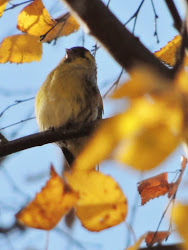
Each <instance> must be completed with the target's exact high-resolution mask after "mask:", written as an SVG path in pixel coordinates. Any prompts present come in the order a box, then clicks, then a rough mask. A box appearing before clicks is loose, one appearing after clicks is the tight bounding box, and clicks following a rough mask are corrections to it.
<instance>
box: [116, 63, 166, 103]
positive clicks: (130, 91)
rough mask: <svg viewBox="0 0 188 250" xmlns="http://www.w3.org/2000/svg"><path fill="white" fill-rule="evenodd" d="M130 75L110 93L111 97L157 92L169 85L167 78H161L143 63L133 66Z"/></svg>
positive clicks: (130, 96)
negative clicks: (128, 78)
mask: <svg viewBox="0 0 188 250" xmlns="http://www.w3.org/2000/svg"><path fill="white" fill-rule="evenodd" d="M130 77H131V79H130V80H129V81H127V82H125V83H124V84H123V85H121V86H120V87H119V88H118V89H117V90H116V91H115V92H114V93H113V94H112V98H122V97H129V98H138V97H141V96H143V95H145V94H147V93H152V94H155V93H156V94H158V93H159V92H162V91H164V90H167V88H170V87H171V86H170V84H169V83H168V80H167V79H165V78H162V76H160V75H159V74H158V73H157V72H156V71H154V70H153V68H150V67H147V68H146V66H143V65H140V66H137V67H134V69H133V70H132V72H131V73H130Z"/></svg>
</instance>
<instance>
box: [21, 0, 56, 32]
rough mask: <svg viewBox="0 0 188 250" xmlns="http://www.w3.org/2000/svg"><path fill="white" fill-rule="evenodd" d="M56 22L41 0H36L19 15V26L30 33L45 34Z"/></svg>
mask: <svg viewBox="0 0 188 250" xmlns="http://www.w3.org/2000/svg"><path fill="white" fill-rule="evenodd" d="M55 23H56V22H55V21H53V20H52V19H51V17H50V15H49V13H48V11H47V10H46V9H45V7H44V5H43V3H42V1H41V0H34V1H33V2H32V3H30V4H29V5H27V6H26V7H25V8H24V9H23V10H22V11H21V12H20V14H19V15H18V25H17V28H18V29H19V30H21V31H23V32H26V33H28V34H30V35H34V36H41V35H44V34H45V33H46V32H47V31H48V30H49V29H50V28H52V27H53V26H54V24H55Z"/></svg>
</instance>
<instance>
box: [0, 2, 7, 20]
mask: <svg viewBox="0 0 188 250" xmlns="http://www.w3.org/2000/svg"><path fill="white" fill-rule="evenodd" d="M8 1H9V0H1V1H0V17H1V16H2V15H3V12H4V10H5V8H6V5H7V3H8Z"/></svg>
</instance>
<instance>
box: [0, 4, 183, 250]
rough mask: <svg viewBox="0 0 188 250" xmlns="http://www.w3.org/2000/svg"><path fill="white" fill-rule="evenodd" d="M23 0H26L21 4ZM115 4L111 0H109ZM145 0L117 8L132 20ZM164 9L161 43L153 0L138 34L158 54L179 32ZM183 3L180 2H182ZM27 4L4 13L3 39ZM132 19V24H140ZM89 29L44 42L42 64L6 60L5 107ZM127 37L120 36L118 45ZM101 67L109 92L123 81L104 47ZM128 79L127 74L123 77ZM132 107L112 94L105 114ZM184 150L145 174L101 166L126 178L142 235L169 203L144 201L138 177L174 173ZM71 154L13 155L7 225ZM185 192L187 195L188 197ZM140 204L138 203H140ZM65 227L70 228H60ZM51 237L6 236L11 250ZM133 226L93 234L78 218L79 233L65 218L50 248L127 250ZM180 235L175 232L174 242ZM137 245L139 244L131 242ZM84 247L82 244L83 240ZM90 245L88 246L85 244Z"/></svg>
mask: <svg viewBox="0 0 188 250" xmlns="http://www.w3.org/2000/svg"><path fill="white" fill-rule="evenodd" d="M16 2H21V1H15V3H16ZM106 2H107V1H106ZM140 2H141V1H139V0H127V1H123V0H116V1H115V0H111V3H110V9H111V10H112V11H113V12H114V14H115V15H117V17H118V18H119V19H120V20H121V21H122V22H123V23H125V22H126V21H127V20H128V19H129V17H130V16H131V15H132V14H133V13H134V12H135V10H136V9H137V7H138V5H139V4H140ZM154 4H155V6H156V11H157V14H158V15H159V18H158V21H157V25H158V35H159V40H160V43H159V44H157V43H156V37H154V36H153V33H154V14H153V11H152V7H151V1H145V3H144V5H143V9H142V10H141V12H140V14H139V16H138V20H137V25H136V30H135V35H136V36H138V37H139V38H140V40H141V41H142V42H143V43H144V44H145V46H147V48H149V49H150V50H151V51H152V52H154V51H156V50H159V49H160V48H161V47H162V46H164V45H165V44H166V43H167V42H168V41H170V40H171V39H172V38H173V37H174V36H175V35H176V34H177V32H176V30H175V29H174V28H173V27H172V24H173V22H172V19H171V17H170V15H169V13H168V11H167V8H166V5H165V3H164V2H163V1H155V0H154ZM44 5H45V6H46V8H47V9H48V11H49V12H50V14H51V15H52V17H54V18H55V17H57V16H59V15H60V14H62V13H64V12H65V11H66V9H65V7H64V6H63V5H62V4H61V3H59V2H58V1H57V0H56V1H53V2H52V1H48V0H44ZM178 6H179V5H178ZM22 8H23V7H19V8H16V9H14V10H12V11H8V12H6V13H4V15H3V17H2V18H1V20H0V29H1V34H0V40H1V41H2V39H3V38H4V37H6V36H9V35H13V34H18V33H19V31H18V30H16V17H17V14H18V13H19V12H20V11H21V9H22ZM132 24H133V22H131V23H130V24H129V25H128V28H129V29H130V30H131V29H132ZM82 34H83V30H82V29H80V30H79V31H78V32H77V33H75V34H73V35H70V36H69V37H65V38H61V39H59V40H58V41H57V44H56V45H55V46H53V45H51V44H44V45H43V56H42V60H41V61H40V62H38V63H37V62H33V63H30V64H23V65H15V64H9V63H7V64H1V65H0V70H1V81H0V112H1V111H3V110H4V108H6V107H7V106H8V105H11V104H13V103H14V101H15V100H23V99H27V98H30V97H34V96H35V95H36V93H37V90H38V89H39V87H40V85H41V84H42V82H43V81H44V80H45V77H46V76H47V74H48V73H49V72H50V71H51V70H52V69H53V68H54V67H55V66H56V65H57V64H58V62H59V61H60V60H61V58H62V57H63V56H64V54H65V48H70V47H73V46H80V45H82ZM120 42H121V41H117V46H118V43H120ZM94 44H95V40H94V39H93V38H91V37H89V36H87V35H86V37H85V47H86V48H87V49H92V46H93V45H94ZM96 61H97V65H98V85H99V88H100V90H101V93H102V94H104V93H105V91H106V90H107V89H108V88H109V87H110V86H111V85H112V84H113V82H114V81H115V80H116V79H117V77H118V75H119V73H120V71H121V67H120V66H119V65H118V64H117V63H116V62H115V61H114V59H113V58H111V56H110V55H108V53H107V52H106V51H105V49H103V48H101V49H100V50H99V51H98V52H97V55H96ZM124 78H126V74H125V75H124V76H123V77H122V81H123V79H124ZM123 108H124V102H122V101H112V100H110V98H106V99H105V100H104V111H105V114H104V117H110V116H112V115H113V114H116V113H117V112H120V111H121V110H123ZM34 115H35V114H34V100H32V101H28V102H24V103H23V104H19V105H17V106H15V107H13V108H11V109H9V110H8V111H7V112H5V114H4V115H3V116H2V117H1V119H0V127H1V128H2V127H4V126H7V125H10V124H13V123H15V122H18V121H20V120H23V119H26V118H29V117H33V116H34ZM37 131H38V128H37V124H36V121H35V119H33V120H31V121H28V122H25V123H21V124H19V125H17V126H13V127H11V128H8V129H5V130H3V131H2V132H3V133H4V135H5V136H6V137H7V139H9V140H10V139H13V138H18V137H21V136H24V135H28V134H31V133H35V132H37ZM181 152H182V149H181V148H179V149H177V151H176V152H175V153H174V154H173V155H172V156H170V157H169V159H168V160H167V161H165V162H164V163H163V164H162V165H161V166H159V167H158V168H156V169H154V170H153V171H149V172H147V173H143V174H142V176H141V173H139V172H137V171H135V170H133V169H131V168H130V167H128V166H124V165H122V164H118V163H116V162H114V161H105V162H104V163H102V164H101V171H102V172H104V173H107V174H110V175H112V176H113V177H114V179H115V180H116V181H117V182H118V183H119V185H120V186H121V188H122V190H123V191H124V193H125V195H126V196H127V199H128V205H129V208H128V219H127V220H128V222H129V220H130V218H132V216H133V217H134V225H133V229H134V231H135V233H136V236H137V237H139V236H140V235H142V234H143V233H145V232H146V231H149V230H150V231H151V230H155V229H156V227H157V225H158V222H159V220H160V218H161V215H162V212H163V211H164V209H165V207H166V205H167V202H168V201H167V198H166V197H165V198H158V199H155V200H153V201H150V202H149V203H148V204H146V205H145V206H144V207H141V206H140V198H139V197H138V194H137V190H136V188H137V182H138V181H140V180H141V178H142V179H144V178H147V177H149V176H153V175H155V174H159V173H161V172H163V171H173V170H176V169H178V168H179V167H180V154H181ZM62 161H63V157H62V154H61V151H60V150H59V149H58V148H57V147H56V146H55V145H45V146H42V147H36V148H32V149H29V150H25V151H23V152H19V153H17V154H13V155H11V156H9V157H8V158H7V159H6V160H5V161H4V162H3V163H2V164H1V168H0V208H1V209H0V225H1V226H8V225H11V223H12V222H13V220H14V214H15V213H16V212H18V211H19V209H20V208H21V207H22V206H23V205H24V204H25V203H26V202H27V201H28V200H30V199H32V198H33V197H34V196H35V193H36V192H39V191H40V189H41V187H42V186H44V185H45V182H46V180H47V179H48V178H49V168H50V164H51V163H53V164H54V166H55V168H56V170H57V172H59V173H61V170H62ZM180 194H181V189H180V192H179V196H178V197H179V198H181V199H184V198H185V197H184V196H183V195H180ZM135 201H136V203H135ZM134 208H136V214H135V215H132V213H131V212H132V211H133V209H134ZM167 228H168V224H167V223H166V220H165V219H164V223H163V225H162V229H167ZM60 229H61V230H62V231H60ZM46 238H47V234H46V232H44V231H42V230H35V229H29V230H28V231H27V232H26V233H24V234H17V233H12V234H11V235H10V236H7V237H5V236H2V235H0V248H1V249H4V250H11V249H19V250H26V249H30V250H31V249H37V250H39V249H45V244H46V243H45V242H46ZM127 238H128V230H127V227H126V225H125V223H122V224H120V225H118V226H116V227H114V228H111V229H107V230H104V231H103V232H100V233H92V232H89V231H87V230H86V229H84V228H83V227H82V226H81V225H80V222H79V221H76V222H75V225H74V227H73V229H72V230H70V229H68V228H66V226H65V223H64V222H63V221H61V222H60V223H59V225H58V228H57V229H54V230H53V231H52V232H50V233H49V246H48V250H52V249H57V250H61V249H70V250H73V249H75V250H76V249H89V250H96V249H103V250H123V249H124V248H125V247H126V243H127ZM176 240H177V237H176V236H175V234H173V235H172V236H171V237H170V238H169V241H168V243H172V242H174V241H176ZM131 242H132V241H131ZM79 243H80V244H81V245H82V247H81V246H80V245H79ZM83 246H84V247H85V248H83Z"/></svg>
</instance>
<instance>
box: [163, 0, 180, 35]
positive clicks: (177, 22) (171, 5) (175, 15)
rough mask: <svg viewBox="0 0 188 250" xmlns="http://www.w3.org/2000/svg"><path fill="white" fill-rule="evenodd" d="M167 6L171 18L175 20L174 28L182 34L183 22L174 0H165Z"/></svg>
mask: <svg viewBox="0 0 188 250" xmlns="http://www.w3.org/2000/svg"><path fill="white" fill-rule="evenodd" d="M165 2H166V5H167V7H168V9H169V11H170V13H171V16H172V18H173V20H174V27H175V28H176V29H177V31H179V33H181V28H182V20H181V17H180V15H179V12H178V10H177V8H176V5H175V4H174V1H173V0H165Z"/></svg>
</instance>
